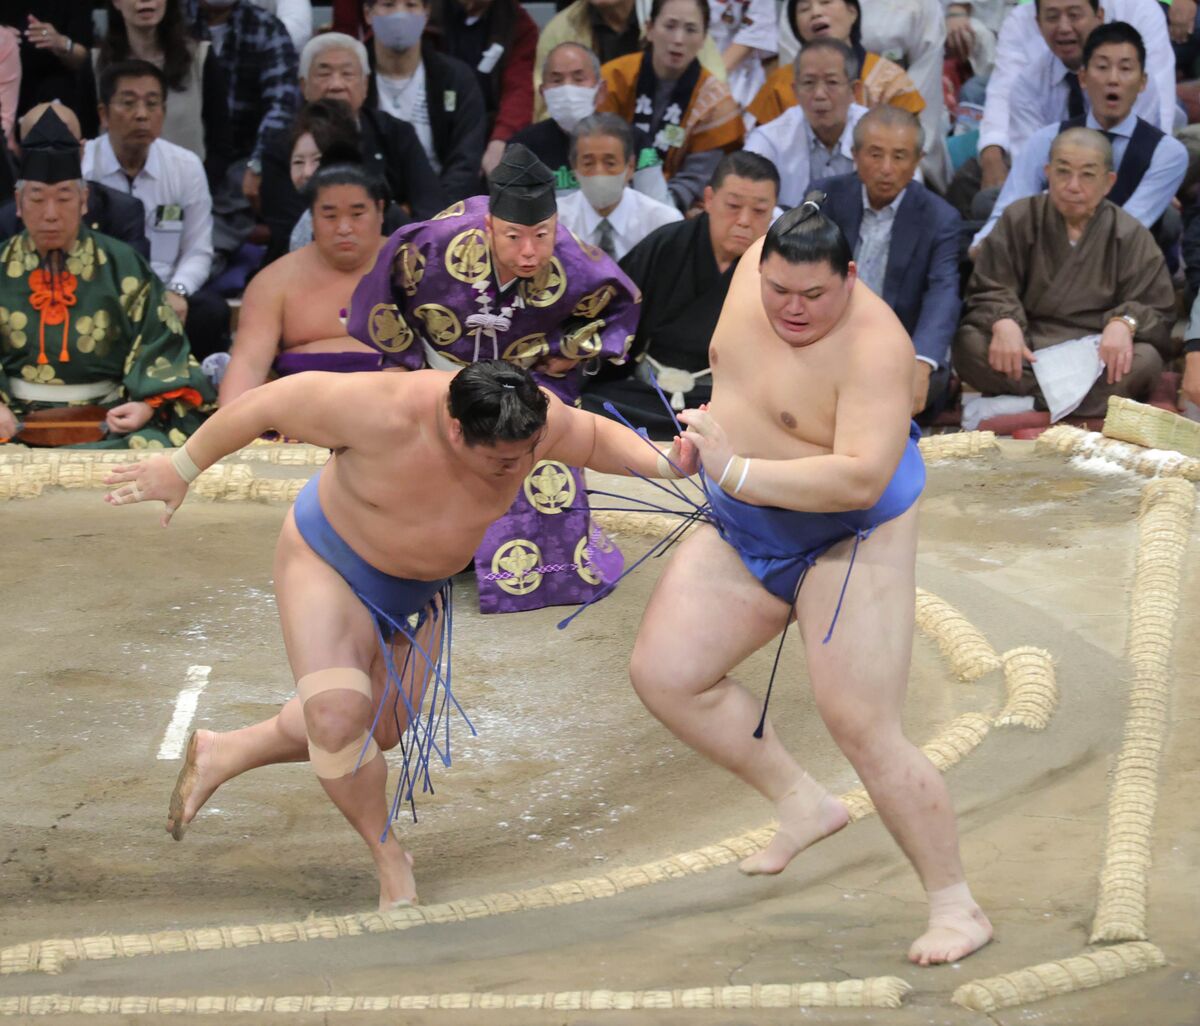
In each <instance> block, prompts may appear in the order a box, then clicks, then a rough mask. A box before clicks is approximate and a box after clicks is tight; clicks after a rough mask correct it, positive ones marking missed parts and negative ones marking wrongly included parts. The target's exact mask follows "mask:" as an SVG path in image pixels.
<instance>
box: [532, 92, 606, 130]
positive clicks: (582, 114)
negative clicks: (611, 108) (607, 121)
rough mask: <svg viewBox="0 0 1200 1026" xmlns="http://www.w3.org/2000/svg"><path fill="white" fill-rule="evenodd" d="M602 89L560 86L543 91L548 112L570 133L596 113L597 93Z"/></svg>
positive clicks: (559, 125)
mask: <svg viewBox="0 0 1200 1026" xmlns="http://www.w3.org/2000/svg"><path fill="white" fill-rule="evenodd" d="M599 88H600V87H599V86H598V85H594V86H577V85H560V86H551V87H550V88H548V89H543V90H542V99H543V100H545V101H546V110H548V111H549V112H550V116H551V117H552V118H553V119H554V120H555V121H556V122H557V123H558V127H559V128H561V129H562V130H563V131H564V132H567V133H570V132H571V131H572V130H574V128H575V126H576V125H577V124H579V122H581V121H582V120H583V119H584V118H587V117H591V116H592V115H593V114H595V113H596V91H597V90H598V89H599Z"/></svg>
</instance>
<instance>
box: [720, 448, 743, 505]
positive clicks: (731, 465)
mask: <svg viewBox="0 0 1200 1026" xmlns="http://www.w3.org/2000/svg"><path fill="white" fill-rule="evenodd" d="M739 465H740V466H741V473H740V474H739V475H738V483H737V485H736V486H735V487H734V489H733V492H732V494H734V495H736V494H737V493H738V492H740V491H741V490H742V485H744V484H745V483H746V475H747V474H748V473H750V458H749V457H748V456H739V455H737V453H734V454H733V455H732V456H730V457H729V462H728V463H726V464H725V469H724V470H723V471H721V476H720V477H719V478H718V479H717V487H718V488H724V487H725V479H726V478H727V477H729V472H730V471H731V470H732V471H734V472H736V471H737V469H738V466H739Z"/></svg>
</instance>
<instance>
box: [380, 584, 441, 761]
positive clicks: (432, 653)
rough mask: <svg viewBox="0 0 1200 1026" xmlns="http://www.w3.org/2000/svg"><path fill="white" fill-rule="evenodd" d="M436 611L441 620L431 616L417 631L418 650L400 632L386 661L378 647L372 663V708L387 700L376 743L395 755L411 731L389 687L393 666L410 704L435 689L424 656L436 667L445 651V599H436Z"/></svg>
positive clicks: (406, 717)
mask: <svg viewBox="0 0 1200 1026" xmlns="http://www.w3.org/2000/svg"><path fill="white" fill-rule="evenodd" d="M432 605H433V607H434V608H435V609H436V610H437V613H438V618H437V619H436V620H435V619H434V618H433V617H432V616H427V617H426V618H425V622H424V623H423V624H422V625H421V627H420V629H419V630H418V631H417V634H416V638H417V649H416V650H415V651H414V650H413V646H412V643H411V642H410V641H409V640H408V638H406V637H405V636H404V635H403V634H401V633H399V632H397V633H396V634H395V635H394V636H393V637H392V640H391V642H390V643H389V645H388V652H389V655H388V657H387V658H385V657H384V654H383V649H382V648H380V647H379V646H378V645H377V646H376V647H375V653H374V658H373V660H372V663H371V690H372V695H373V697H372V705H373V707H374V708H376V709H378V708H379V703H380V702H382V701H383V700H384V698H385V697H386V699H387V704H386V708H385V709H384V711H383V713H382V714H381V715H380V717H379V720H378V722H377V723H376V724H375V741H376V743H377V744H378V745H379V747H380V748H382V749H384V750H385V751H391V750H392V749H393V748H395V747H396V745H398V744H399V743H400V735H401V734H402V733H403V732H404V730H405V729H406V728H407V727H408V708H407V706H405V704H404V702H402V701H397V698H398V696H397V694H396V690H395V688H394V687H390V686H389V684H388V674H389V664H390V667H391V670H392V672H394V673H395V674H396V675H397V676H400V677H401V684H400V686H401V687H402V688H403V689H404V691H405V692H406V693H407V694H408V701H409V703H410V704H413V705H414V707H415V703H416V702H417V701H418V700H420V699H421V698H422V697H423V695H424V693H425V690H426V689H427V688H430V687H432V686H433V677H432V674H431V673H430V672H429V669H428V666H429V664H428V663H427V662H426V659H425V656H424V655H423V654H422V652H425V653H428V655H429V660H430V661H431V662H432V663H433V664H434V665H435V666H436V665H437V664H438V661H439V660H440V658H441V651H442V631H441V627H442V619H441V617H442V599H441V596H440V595H439V596H436V597H435V598H434V599H433V603H432Z"/></svg>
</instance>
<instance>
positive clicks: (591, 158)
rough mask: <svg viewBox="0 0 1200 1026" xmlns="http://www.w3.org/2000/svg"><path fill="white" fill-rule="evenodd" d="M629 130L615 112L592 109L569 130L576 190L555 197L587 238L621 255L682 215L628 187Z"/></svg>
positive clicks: (565, 218)
mask: <svg viewBox="0 0 1200 1026" xmlns="http://www.w3.org/2000/svg"><path fill="white" fill-rule="evenodd" d="M635 156H636V153H635V148H634V143H633V129H632V128H631V127H630V125H629V122H628V121H626V120H625V119H624V118H620V117H617V115H615V114H592V115H591V116H590V117H586V118H584V119H583V120H582V121H580V122H579V123H578V124H577V125H576V126H575V128H574V129H573V130H572V132H571V150H570V160H571V170H572V171H573V172H574V173H575V177H576V179H577V180H578V181H579V188H578V189H577V190H576V191H575V192H571V193H567V194H566V195H565V196H560V197H559V198H558V218H559V220H560V221H561V222H562V223H563V224H564V225H566V227H567V228H568V229H569V230H570V231H572V232H574V233H575V234H576V235H577V236H579V238H581V239H583V240H584V241H585V242H590V243H591V244H592V245H594V246H596V247H598V248H599V249H601V250H603V251H604V252H605V253H607V254H608V255H609V256H610V257H612V258H613V259H614V260H620V259H621V258H622V257H623V256H624V255H625V254H626V253H628V252H629V251H630V250H631V249H632V248H633V247H634V246H636V245H637V244H638V243H639V242H641V241H642V239H644V238H645V237H646V236H647V235H649V234H650V233H651V232H652V231H654V230H655V229H656V228H661V227H662V226H663V225H664V224H671V223H672V222H673V221H682V220H683V215H682V214H681V213H680V212H679V211H678V209H676V207H675V206H674V204H668V203H660V202H659V201H658V200H655V199H651V198H650V197H649V196H647V195H645V194H644V193H641V192H638V191H636V190H635V189H633V188H631V184H632V182H633V172H634V165H635Z"/></svg>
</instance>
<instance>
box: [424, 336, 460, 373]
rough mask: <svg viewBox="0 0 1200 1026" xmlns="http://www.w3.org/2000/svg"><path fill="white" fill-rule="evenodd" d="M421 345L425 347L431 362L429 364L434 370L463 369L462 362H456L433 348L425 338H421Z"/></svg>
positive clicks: (426, 354) (426, 355)
mask: <svg viewBox="0 0 1200 1026" xmlns="http://www.w3.org/2000/svg"><path fill="white" fill-rule="evenodd" d="M421 345H423V346H424V347H425V359H426V360H427V361H428V362H429V366H430V367H432V368H433V369H434V370H440V371H460V370H462V369H463V365H462V364H461V363H455V362H454V361H453V360H451V359H450V357H448V356H443V355H442V354H441V353H439V352H438V351H437V350H436V349H434V348H433V346H431V345H430V344H429V343H428V342H426V341H425V339H421Z"/></svg>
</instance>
